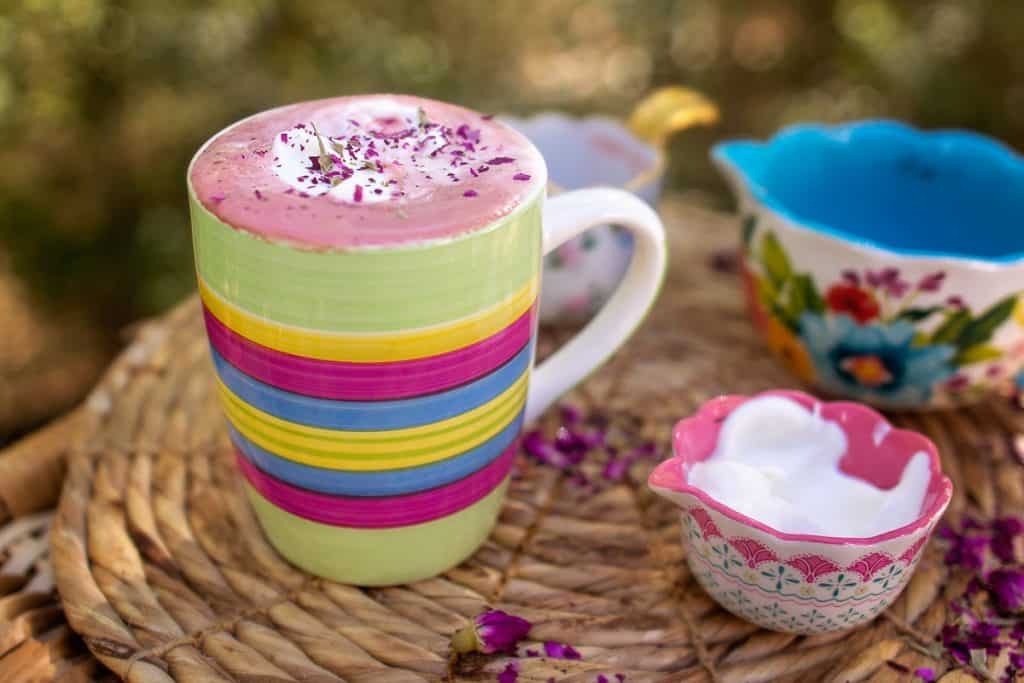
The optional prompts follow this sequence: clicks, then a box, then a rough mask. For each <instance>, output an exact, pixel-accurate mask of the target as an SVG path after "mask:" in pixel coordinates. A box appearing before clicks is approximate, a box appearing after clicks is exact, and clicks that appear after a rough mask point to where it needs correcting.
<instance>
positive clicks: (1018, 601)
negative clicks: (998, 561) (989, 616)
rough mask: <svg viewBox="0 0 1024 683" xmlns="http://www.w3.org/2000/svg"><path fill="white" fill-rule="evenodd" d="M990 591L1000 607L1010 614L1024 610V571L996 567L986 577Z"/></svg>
mask: <svg viewBox="0 0 1024 683" xmlns="http://www.w3.org/2000/svg"><path fill="white" fill-rule="evenodd" d="M985 583H987V584H988V588H989V591H990V592H991V593H992V595H993V597H995V599H996V604H997V605H999V609H1000V610H1002V611H1003V612H1005V613H1008V614H1019V613H1021V612H1022V611H1024V572H1021V571H1018V570H1016V569H995V570H993V571H990V572H989V573H988V576H986V577H985Z"/></svg>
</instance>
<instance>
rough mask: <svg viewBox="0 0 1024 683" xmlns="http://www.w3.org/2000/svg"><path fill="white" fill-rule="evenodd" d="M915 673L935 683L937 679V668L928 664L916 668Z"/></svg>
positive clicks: (929, 682)
mask: <svg viewBox="0 0 1024 683" xmlns="http://www.w3.org/2000/svg"><path fill="white" fill-rule="evenodd" d="M914 675H915V676H917V677H918V678H920V679H921V680H922V681H927V682H928V683H934V681H935V670H934V669H932V668H931V667H928V666H922V667H921V668H919V669H914Z"/></svg>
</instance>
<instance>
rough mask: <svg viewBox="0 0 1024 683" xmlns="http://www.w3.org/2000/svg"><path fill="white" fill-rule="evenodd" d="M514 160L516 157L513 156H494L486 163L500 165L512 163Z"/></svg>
mask: <svg viewBox="0 0 1024 683" xmlns="http://www.w3.org/2000/svg"><path fill="white" fill-rule="evenodd" d="M513 161H515V159H514V158H512V157H494V158H493V159H488V160H487V161H486V162H485V163H488V164H490V165H491V166H500V165H501V164H511V163H512V162H513Z"/></svg>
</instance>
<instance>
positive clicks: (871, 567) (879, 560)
mask: <svg viewBox="0 0 1024 683" xmlns="http://www.w3.org/2000/svg"><path fill="white" fill-rule="evenodd" d="M890 564H892V558H891V557H889V556H888V555H886V554H885V553H868V554H867V555H865V556H864V557H861V558H859V559H858V560H857V561H856V562H854V563H853V564H851V565H850V566H849V567H847V568H846V569H847V570H848V571H851V572H857V573H858V574H860V577H861V579H862V580H864V581H867V580H869V579H870V578H871V577H872V576H874V575H875V574H876V573H877V572H878V571H879V570H881V569H884V568H885V567H888V566H889V565H890Z"/></svg>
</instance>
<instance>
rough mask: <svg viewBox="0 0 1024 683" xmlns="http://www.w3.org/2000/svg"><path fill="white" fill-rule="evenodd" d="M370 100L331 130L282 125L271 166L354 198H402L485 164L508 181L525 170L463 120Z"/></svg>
mask: <svg viewBox="0 0 1024 683" xmlns="http://www.w3.org/2000/svg"><path fill="white" fill-rule="evenodd" d="M373 106H375V107H376V108H375V109H371V110H369V111H360V110H356V109H354V110H353V114H352V116H351V117H348V118H343V120H342V122H341V125H340V126H334V127H333V128H332V129H331V130H326V129H325V130H321V129H320V128H318V127H317V125H316V124H315V123H314V122H312V121H310V122H298V123H296V124H295V125H294V126H292V128H290V129H288V130H287V131H282V132H281V133H279V134H278V135H277V137H276V138H275V139H274V149H273V152H274V164H273V170H274V172H275V173H276V174H277V175H278V177H279V178H281V179H282V180H283V181H284V182H285V183H287V184H289V185H290V186H291V187H292V189H294V190H297V191H300V192H303V193H305V196H310V197H317V196H321V195H325V194H326V195H329V196H331V197H332V198H334V199H337V200H339V201H351V202H356V203H363V202H365V203H379V202H388V201H401V200H403V199H405V198H411V197H414V196H419V195H422V194H425V193H427V192H429V191H430V189H431V188H432V187H434V186H436V185H437V184H445V183H448V184H456V183H462V182H472V180H473V179H474V178H478V177H479V176H480V174H482V173H486V172H487V171H489V170H490V169H491V168H492V167H496V168H499V169H501V170H502V172H503V173H508V176H506V177H508V178H510V180H512V181H527V180H530V178H531V177H532V176H531V175H530V174H527V173H522V172H519V171H517V170H516V168H515V166H516V158H515V157H511V156H504V155H499V156H495V155H494V151H497V150H492V149H491V148H490V147H491V146H490V145H488V144H487V140H486V136H485V135H484V134H483V132H482V130H481V129H480V128H474V127H473V126H472V125H471V124H470V123H462V124H460V125H458V126H457V127H455V128H452V127H450V126H446V125H442V124H439V123H435V122H433V121H431V120H430V116H429V115H428V114H427V112H426V111H424V109H423V108H412V107H408V106H401V105H398V104H397V103H390V104H389V103H388V102H387V101H383V102H380V103H376V104H374V105H373ZM353 117H354V118H353ZM357 119H358V120H357ZM504 169H508V170H507V171H505V170H504ZM336 188H337V190H336ZM341 188H350V189H344V190H342V189H341ZM462 196H463V197H466V198H472V197H476V196H478V191H477V190H475V189H472V188H470V189H467V190H466V191H465V192H463V193H462Z"/></svg>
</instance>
